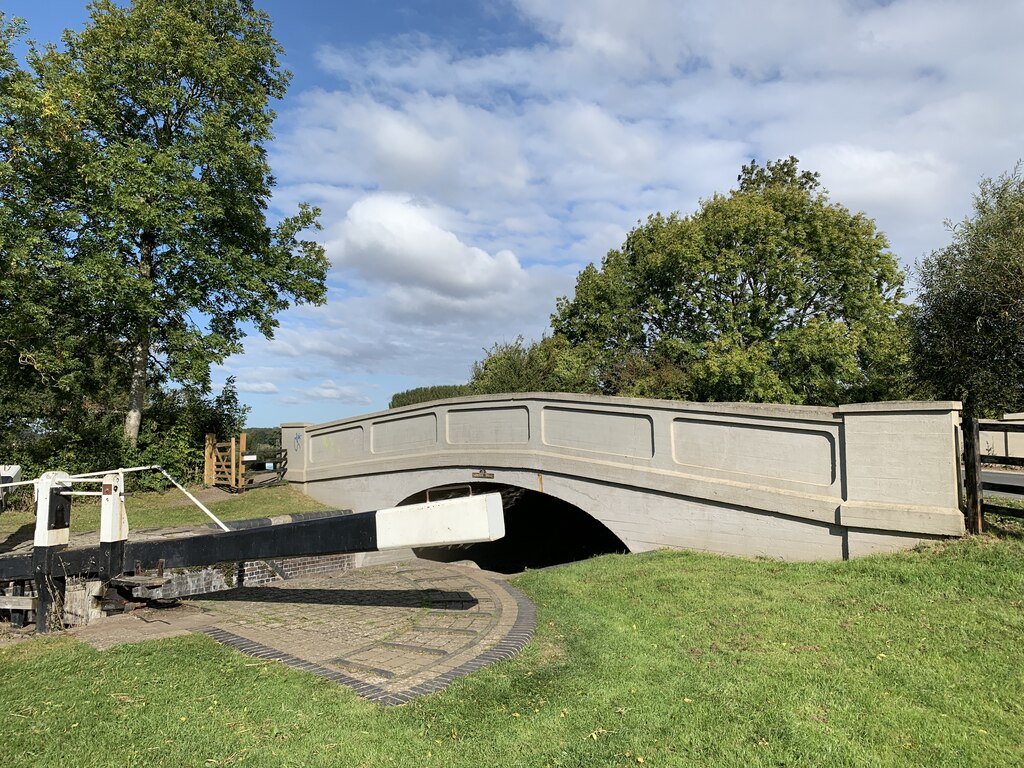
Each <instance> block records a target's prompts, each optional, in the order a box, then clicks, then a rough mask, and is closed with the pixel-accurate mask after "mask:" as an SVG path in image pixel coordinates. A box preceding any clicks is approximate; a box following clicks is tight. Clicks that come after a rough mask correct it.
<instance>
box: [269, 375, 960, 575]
mask: <svg viewBox="0 0 1024 768" xmlns="http://www.w3.org/2000/svg"><path fill="white" fill-rule="evenodd" d="M959 421H960V403H956V402H893V403H870V404H858V405H845V406H840V407H839V408H819V407H805V406H780V405H756V404H747V403H718V404H715V403H686V402H674V401H664V400H640V399H629V398H611V397H596V396H585V395H566V394H550V393H544V394H521V395H505V396H484V397H469V398H458V399H452V400H444V401H438V402H434V403H427V404H422V405H414V406H408V407H405V408H399V409H396V410H391V411H386V412H383V413H375V414H370V415H367V416H361V417H357V418H350V419H344V420H341V421H335V422H330V423H327V424H318V425H310V424H286V425H283V426H282V445H283V446H284V447H285V448H287V450H288V453H289V456H288V479H289V480H290V481H291V482H292V483H293V484H296V485H298V486H299V487H300V488H301V489H302V490H303V491H304V492H305V493H307V494H309V495H310V496H313V497H314V498H316V499H319V500H320V501H323V502H325V503H329V504H333V505H338V506H340V507H343V508H349V509H352V510H353V511H356V512H360V511H364V510H371V509H379V508H382V507H392V506H397V505H400V504H404V503H410V502H414V501H422V500H424V499H427V498H430V499H433V498H443V497H447V496H454V495H460V494H469V493H477V492H482V491H493V490H496V489H497V490H504V491H505V492H506V493H511V494H512V495H513V496H514V494H515V493H518V492H521V493H524V494H529V495H530V496H531V498H533V499H535V500H546V501H550V502H552V503H553V504H554V506H550V507H546V509H547V510H548V511H547V512H545V513H544V514H543V515H534V516H532V517H530V518H529V522H528V523H526V522H524V523H523V524H521V525H519V526H518V528H517V526H516V525H515V520H511V519H509V518H510V516H511V515H513V513H514V510H508V511H507V512H506V527H507V528H508V530H509V536H510V537H511V539H510V540H511V543H512V545H514V546H521V547H531V546H540V545H543V543H544V542H545V541H548V540H549V539H550V537H551V536H552V535H553V534H552V532H553V531H555V530H557V529H559V527H560V526H561V528H562V529H564V528H565V527H566V525H570V526H571V527H575V526H582V525H583V524H584V523H585V524H587V525H591V526H594V527H596V528H597V529H600V530H601V532H602V535H606V539H607V540H608V541H612V542H619V544H618V545H617V546H611V547H610V549H622V550H628V551H630V552H641V551H645V550H651V549H656V548H661V547H681V548H688V549H697V550H706V551H711V552H719V553H725V554H735V555H747V556H759V555H760V556H768V557H777V558H783V559H789V560H818V559H840V558H849V557H857V556H861V555H868V554H872V553H875V552H883V551H890V550H896V549H900V548H906V547H911V546H914V545H916V544H917V543H919V542H921V541H923V540H928V539H935V538H941V537H948V536H960V535H962V534H963V532H964V518H963V515H962V513H961V511H960V508H959V498H960V492H959V489H960V487H961V486H960V478H959V472H960V469H959V468H960V460H959V445H960V439H959ZM556 500H557V501H556ZM524 514H525V513H524ZM570 518H571V520H572V522H571V523H566V521H567V520H569V519H570ZM525 519H526V518H524V520H525ZM517 530H518V533H516V531H517ZM563 533H564V531H563ZM516 536H518V537H519V540H518V541H516ZM606 549H607V548H606Z"/></svg>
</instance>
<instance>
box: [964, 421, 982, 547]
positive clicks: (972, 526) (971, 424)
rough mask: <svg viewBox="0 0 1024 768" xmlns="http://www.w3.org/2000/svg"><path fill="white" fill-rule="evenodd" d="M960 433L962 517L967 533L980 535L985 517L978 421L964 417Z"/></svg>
mask: <svg viewBox="0 0 1024 768" xmlns="http://www.w3.org/2000/svg"><path fill="white" fill-rule="evenodd" d="M960 431H961V432H962V433H963V436H964V485H965V486H966V489H965V490H966V496H967V509H966V510H964V515H965V517H966V523H967V532H968V533H982V532H983V531H984V530H985V516H984V513H983V512H982V504H983V503H984V491H983V490H982V485H981V483H982V480H981V435H980V430H979V429H978V420H977V419H974V418H972V417H970V416H964V418H963V421H962V422H961V430H960Z"/></svg>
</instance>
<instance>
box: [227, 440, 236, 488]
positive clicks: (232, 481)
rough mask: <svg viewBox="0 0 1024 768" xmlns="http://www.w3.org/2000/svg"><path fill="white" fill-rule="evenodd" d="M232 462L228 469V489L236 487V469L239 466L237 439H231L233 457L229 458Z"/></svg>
mask: <svg viewBox="0 0 1024 768" xmlns="http://www.w3.org/2000/svg"><path fill="white" fill-rule="evenodd" d="M228 460H229V462H230V464H229V468H228V487H230V488H234V487H235V467H236V466H237V465H238V454H237V453H236V451H235V438H233V437H232V438H231V455H230V456H229V457H228Z"/></svg>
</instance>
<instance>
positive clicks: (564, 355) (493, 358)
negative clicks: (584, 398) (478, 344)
mask: <svg viewBox="0 0 1024 768" xmlns="http://www.w3.org/2000/svg"><path fill="white" fill-rule="evenodd" d="M592 378H593V376H592V372H591V368H590V363H589V359H588V356H587V355H586V354H585V351H584V350H578V349H573V348H571V347H570V346H569V344H568V343H567V342H566V340H565V338H564V337H561V336H545V337H544V338H542V339H541V340H540V341H537V342H533V343H531V344H526V343H524V341H523V337H522V336H517V337H516V338H515V340H513V341H511V342H495V343H494V344H493V345H492V346H491V348H490V349H488V350H485V357H484V359H483V360H482V361H480V362H477V363H474V364H473V374H472V377H471V378H470V382H469V386H470V388H471V389H472V392H473V394H477V395H493V394H501V393H503V392H593V391H595V389H594V386H593V384H592Z"/></svg>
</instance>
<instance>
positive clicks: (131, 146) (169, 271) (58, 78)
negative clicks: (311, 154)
mask: <svg viewBox="0 0 1024 768" xmlns="http://www.w3.org/2000/svg"><path fill="white" fill-rule="evenodd" d="M89 10H90V23H89V25H88V26H87V27H86V28H85V29H84V30H82V31H81V32H77V33H76V32H72V31H67V32H65V34H64V37H63V44H64V47H63V49H58V48H57V47H55V46H48V47H46V48H44V49H43V50H38V49H34V48H33V49H32V50H31V52H30V54H29V56H28V69H22V68H20V67H19V65H18V63H17V61H16V59H15V57H14V56H13V54H12V53H11V45H12V43H13V41H14V40H15V39H16V38H17V37H18V36H19V35H20V34H22V33H23V31H24V30H23V29H22V28H21V27H20V26H18V25H15V24H12V23H10V22H8V21H6V20H5V19H4V18H2V17H0V86H2V87H0V191H2V193H3V196H4V202H5V205H4V207H3V209H2V210H0V245H2V247H0V252H2V253H3V257H2V258H3V264H2V265H0V266H2V267H3V270H2V273H3V277H2V278H0V309H2V310H3V312H2V314H3V315H4V317H3V319H2V320H0V368H3V369H4V373H3V374H0V375H2V376H3V383H4V384H5V385H8V384H9V385H10V386H12V387H13V386H19V387H20V388H21V389H23V390H25V391H26V392H28V393H30V394H26V395H24V396H21V395H19V400H20V402H18V403H16V404H15V406H16V408H17V410H19V411H20V412H21V413H23V414H25V413H30V412H31V411H33V410H35V411H36V414H35V415H36V417H37V418H48V417H51V416H52V415H53V410H54V409H55V408H57V405H56V403H57V402H58V401H59V402H67V401H68V400H71V401H73V402H75V403H82V404H88V403H93V404H94V405H95V409H96V410H97V412H100V411H102V412H103V413H104V414H106V415H111V414H114V413H119V414H120V417H121V418H122V419H123V420H124V424H125V435H126V438H127V440H128V442H129V443H130V444H134V443H135V442H136V440H137V439H139V437H138V435H139V424H140V421H141V416H142V411H143V409H144V408H146V407H147V405H148V403H147V401H146V393H147V389H148V388H150V387H152V386H154V385H159V384H160V383H162V382H164V381H169V382H176V383H178V384H180V385H181V386H183V387H186V388H196V389H197V390H198V391H200V392H203V393H205V392H206V391H208V389H209V385H210V367H211V365H213V364H214V363H217V362H220V361H222V360H223V359H224V358H225V357H227V356H228V355H230V354H232V353H236V352H239V351H240V350H241V340H242V338H243V336H244V328H245V326H246V324H252V325H253V326H255V327H256V328H257V330H259V332H260V333H262V334H264V335H265V336H271V335H272V334H273V330H274V328H275V327H276V325H277V320H276V315H277V314H278V313H279V312H280V311H281V310H283V309H285V308H286V307H288V306H289V305H290V304H292V303H302V302H313V303H321V302H322V301H323V300H324V296H325V285H324V281H325V275H326V268H327V260H326V258H325V256H324V252H323V248H322V247H321V246H320V245H319V244H317V243H315V242H313V241H311V240H306V239H303V238H302V232H303V231H305V230H309V229H316V228H318V227H319V224H318V221H317V217H318V213H319V212H318V211H317V210H316V209H314V208H310V207H308V206H305V205H300V207H299V210H298V212H297V213H296V214H295V215H293V216H290V217H287V218H285V219H283V220H282V221H281V222H280V223H279V224H278V225H277V226H276V227H271V226H269V225H268V223H267V220H266V213H265V211H266V208H267V205H268V202H269V200H270V195H271V188H272V186H273V177H272V176H271V174H270V168H269V166H268V164H267V160H266V151H265V149H264V144H265V142H267V141H268V140H270V138H271V137H272V133H271V124H272V121H273V118H274V112H273V110H272V109H270V106H269V105H270V103H271V102H272V100H274V99H278V98H280V97H281V96H282V95H283V94H284V92H285V87H286V85H287V82H288V79H289V75H288V73H287V72H285V71H283V70H282V69H281V67H280V64H279V61H278V57H279V55H280V53H281V48H280V46H279V45H278V44H277V42H276V41H275V40H274V38H273V37H272V36H271V34H270V21H269V19H268V17H267V16H266V14H265V13H263V12H261V11H258V10H256V9H255V8H254V6H253V3H252V2H251V0H203V1H202V2H194V1H193V0H134V2H132V3H131V4H130V5H129V6H126V7H122V6H121V5H119V4H116V3H114V2H112V1H111V0H96V2H93V3H92V4H91V5H90V7H89ZM98 361H102V362H98ZM5 394H6V392H5ZM156 400H159V396H158V397H157V398H154V402H155V401H156ZM73 407H74V406H73Z"/></svg>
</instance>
